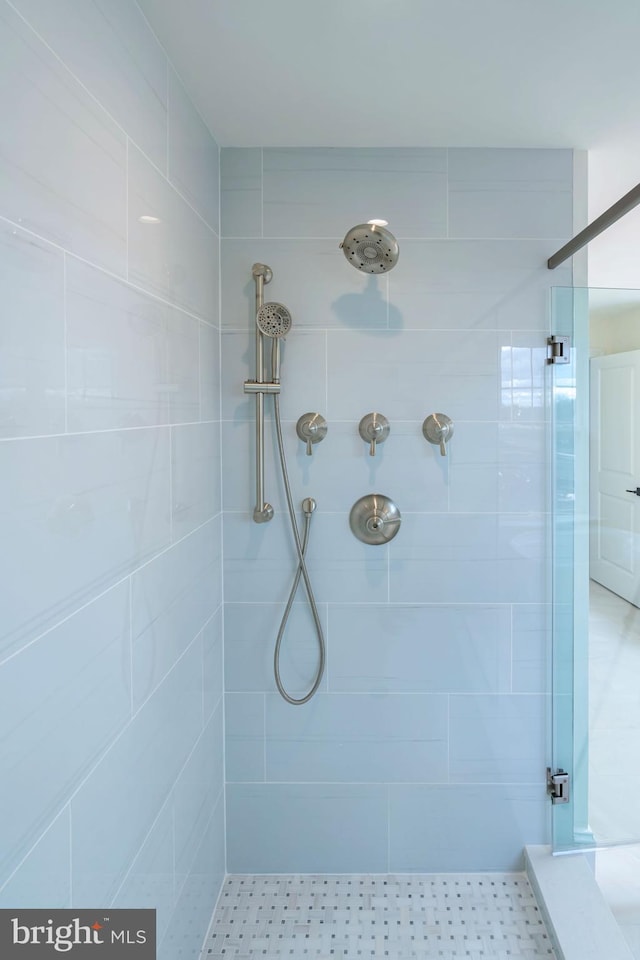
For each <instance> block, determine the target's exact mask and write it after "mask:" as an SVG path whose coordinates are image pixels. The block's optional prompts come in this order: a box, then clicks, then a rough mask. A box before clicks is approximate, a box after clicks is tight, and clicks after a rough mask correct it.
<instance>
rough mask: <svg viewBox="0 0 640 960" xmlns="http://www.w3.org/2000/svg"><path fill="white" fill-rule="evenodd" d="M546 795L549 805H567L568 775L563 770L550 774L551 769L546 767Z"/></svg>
mask: <svg viewBox="0 0 640 960" xmlns="http://www.w3.org/2000/svg"><path fill="white" fill-rule="evenodd" d="M547 793H548V794H549V796H550V797H551V803H569V774H568V773H567V772H566V771H565V770H563V769H562V768H560V769H559V770H557V771H556V773H551V767H547Z"/></svg>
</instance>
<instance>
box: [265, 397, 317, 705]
mask: <svg viewBox="0 0 640 960" xmlns="http://www.w3.org/2000/svg"><path fill="white" fill-rule="evenodd" d="M273 406H274V413H275V423H276V436H277V438H278V451H279V454H280V466H281V468H282V479H283V481H284V489H285V493H286V496H287V507H288V509H289V519H290V521H291V530H292V532H293V539H294V540H295V545H296V552H297V554H298V568H297V570H296V574H295V577H294V580H293V584H292V585H291V591H290V593H289V599H288V600H287V605H286V607H285V611H284V614H283V616H282V621H281V623H280V629H279V630H278V637H277V639H276V646H275V650H274V655H273V672H274V676H275V680H276V686H277V688H278V692H279V693H280V695H281V696H282V697H284V699H285V700H286V701H287V703H292V704H294V705H296V706H299V705H301V704H303V703H307V702H308V701H309V700H311V697H312V696H313V695H314V693H315V692H316V690H317V689H318V687H319V686H320V683H321V681H322V676H323V674H324V667H325V659H326V652H325V640H324V634H323V632H322V624H321V623H320V617H319V615H318V607H317V605H316V600H315V597H314V595H313V589H312V587H311V581H310V580H309V573H308V571H307V564H306V561H305V555H306V552H307V543H308V542H309V527H310V525H311V514H312V513H313V510H314V509H315V502H314V501H312V500H310V499H309V503H308V509H307V508H305V507H304V504H305V503H307V501H306V500H305V501H303V509H304V531H303V535H302V541H301V540H300V532H299V530H298V522H297V520H296V512H295V508H294V505H293V498H292V496H291V486H290V484H289V473H288V470H287V460H286V457H285V452H284V442H283V439H282V423H281V420H280V398H279V397H278V394H274V396H273ZM312 504H313V506H312ZM300 577H302V579H303V582H304V588H305V591H306V594H307V598H308V600H309V606H310V608H311V613H312V616H313V622H314V624H315V628H316V636H317V638H318V646H319V648H320V652H319V661H318V672H317V674H316V678H315V680H314V681H313V686H312V687H311V689H310V690H309V692H308V693H307V694H306V695H305V696H304V697H301V698H300V699H296V698H295V697H292V696H291V695H290V694H288V693H287V691H286V690H285V688H284V685H283V683H282V679H281V677H280V648H281V646H282V638H283V636H284V632H285V629H286V626H287V621H288V619H289V614H290V613H291V607H292V606H293V601H294V598H295V595H296V591H297V589H298V585H299V583H300Z"/></svg>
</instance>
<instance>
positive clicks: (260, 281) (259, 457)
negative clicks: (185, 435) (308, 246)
mask: <svg viewBox="0 0 640 960" xmlns="http://www.w3.org/2000/svg"><path fill="white" fill-rule="evenodd" d="M251 272H252V274H253V279H254V280H255V284H256V316H257V315H258V312H259V310H260V308H261V307H262V306H263V305H264V285H265V283H269V282H270V280H271V279H272V277H273V272H272V270H271V268H270V267H268V266H267V265H266V264H265V263H254V265H253V268H252V271H251ZM244 392H245V393H254V394H255V397H256V505H255V507H254V510H253V519H254V520H255V522H256V523H267V522H268V521H269V520H272V519H273V507H272V506H271V504H270V503H266V501H265V499H264V395H265V393H279V392H280V384H279V383H265V380H264V335H263V333H262V331H261V330H260V327H259V326H258V325H257V324H256V379H255V380H254V381H251V380H247V381H245V384H244Z"/></svg>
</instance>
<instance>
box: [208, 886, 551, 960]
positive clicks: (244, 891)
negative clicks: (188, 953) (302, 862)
mask: <svg viewBox="0 0 640 960" xmlns="http://www.w3.org/2000/svg"><path fill="white" fill-rule="evenodd" d="M372 957H373V958H376V960H377V958H378V957H390V958H394V960H405V958H414V957H416V958H417V957H421V958H423V960H426V958H434V960H435V958H437V960H458V958H461V957H464V958H471V960H485V958H491V960H534V958H536V960H537V958H543V957H544V958H545V960H555V954H554V952H553V948H552V946H551V942H550V939H549V935H548V933H547V930H546V928H545V925H544V922H543V919H542V916H541V914H540V911H539V909H538V905H537V903H536V900H535V897H534V895H533V892H532V890H531V887H530V886H529V882H528V880H527V878H526V876H525V875H524V874H519V873H517V874H513V873H504V874H503V873H487V874H428V875H416V874H411V875H403V876H386V875H384V876H377V875H376V876H366V875H362V876H361V875H353V876H325V875H322V876H320V875H318V876H312V875H308V876H307V875H305V876H293V875H291V876H283V875H282V876H233V877H229V878H228V879H227V881H226V882H225V885H224V887H223V890H222V893H221V895H220V899H219V901H218V907H217V909H216V912H215V914H214V917H213V920H212V925H211V928H210V930H209V933H208V935H207V939H206V941H205V945H204V948H203V952H202V960H216V958H225V960H230V958H233V960H257V958H260V960H276V958H277V960H284V958H287V960H370V958H372Z"/></svg>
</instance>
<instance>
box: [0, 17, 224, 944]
mask: <svg viewBox="0 0 640 960" xmlns="http://www.w3.org/2000/svg"><path fill="white" fill-rule="evenodd" d="M0 52H1V56H0V64H1V66H0V91H1V92H0V102H1V104H2V116H3V134H2V141H3V149H2V157H3V160H2V172H1V174H2V175H1V176H0V244H1V249H2V257H1V258H0V260H1V262H2V265H1V266H0V281H1V283H2V290H3V303H2V323H1V324H0V347H1V349H0V355H1V359H0V365H1V367H0V369H1V372H2V391H1V394H0V396H1V399H0V462H1V464H2V467H1V476H0V485H1V489H2V503H3V508H2V517H3V544H4V548H3V551H2V563H1V570H0V574H1V575H0V582H1V583H2V587H1V588H0V589H1V594H2V595H1V604H0V605H1V608H2V614H3V615H2V628H1V635H0V691H1V695H0V714H1V715H2V730H3V734H2V736H1V737H0V770H1V774H2V782H3V785H4V786H3V790H2V798H1V799H0V808H1V811H0V812H1V819H2V825H1V826H0V905H1V906H3V907H5V906H7V907H8V906H11V907H39V906H42V907H76V906H83V905H87V906H88V905H90V906H92V907H95V906H97V905H100V906H104V907H105V908H106V907H109V906H114V907H133V906H137V907H142V906H149V907H155V908H157V910H158V934H159V940H160V944H161V946H160V953H159V956H161V957H162V958H165V960H173V958H174V954H173V945H174V944H175V943H176V942H180V944H181V946H182V948H183V949H187V950H189V949H190V950H191V954H190V955H191V956H195V955H196V954H197V952H198V950H199V948H200V946H201V943H202V939H203V937H204V935H205V933H206V929H207V926H208V922H209V918H210V916H211V909H212V907H213V904H214V903H215V900H216V896H217V894H218V891H219V889H220V885H221V882H222V879H223V877H224V874H225V850H224V761H223V706H222V686H223V668H222V516H221V510H222V499H221V478H220V424H219V420H220V373H219V370H220V322H219V309H218V300H219V232H220V231H219V222H218V221H219V151H218V147H217V144H216V142H215V140H214V139H213V138H212V136H211V134H210V133H209V131H208V130H207V129H206V127H205V125H204V123H203V122H202V120H201V119H200V117H199V115H198V114H197V112H196V110H195V109H194V107H193V106H192V105H191V103H190V101H189V100H188V98H187V96H186V94H185V92H184V90H183V88H182V85H181V82H180V79H179V78H178V77H177V76H176V74H175V72H174V70H173V68H172V67H171V65H170V64H169V63H168V61H167V58H166V55H165V53H164V51H163V50H162V48H161V46H160V45H159V43H158V42H157V40H156V38H155V36H154V34H153V32H152V30H151V29H150V27H149V25H148V23H147V21H146V20H145V18H144V17H143V16H142V14H141V12H140V10H139V8H138V6H137V4H135V3H131V2H129V0H95V2H92V3H89V4H87V3H86V2H84V0H56V3H50V2H48V0H12V2H10V3H9V2H6V0H0ZM150 218H151V219H150ZM185 955H186V954H185Z"/></svg>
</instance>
